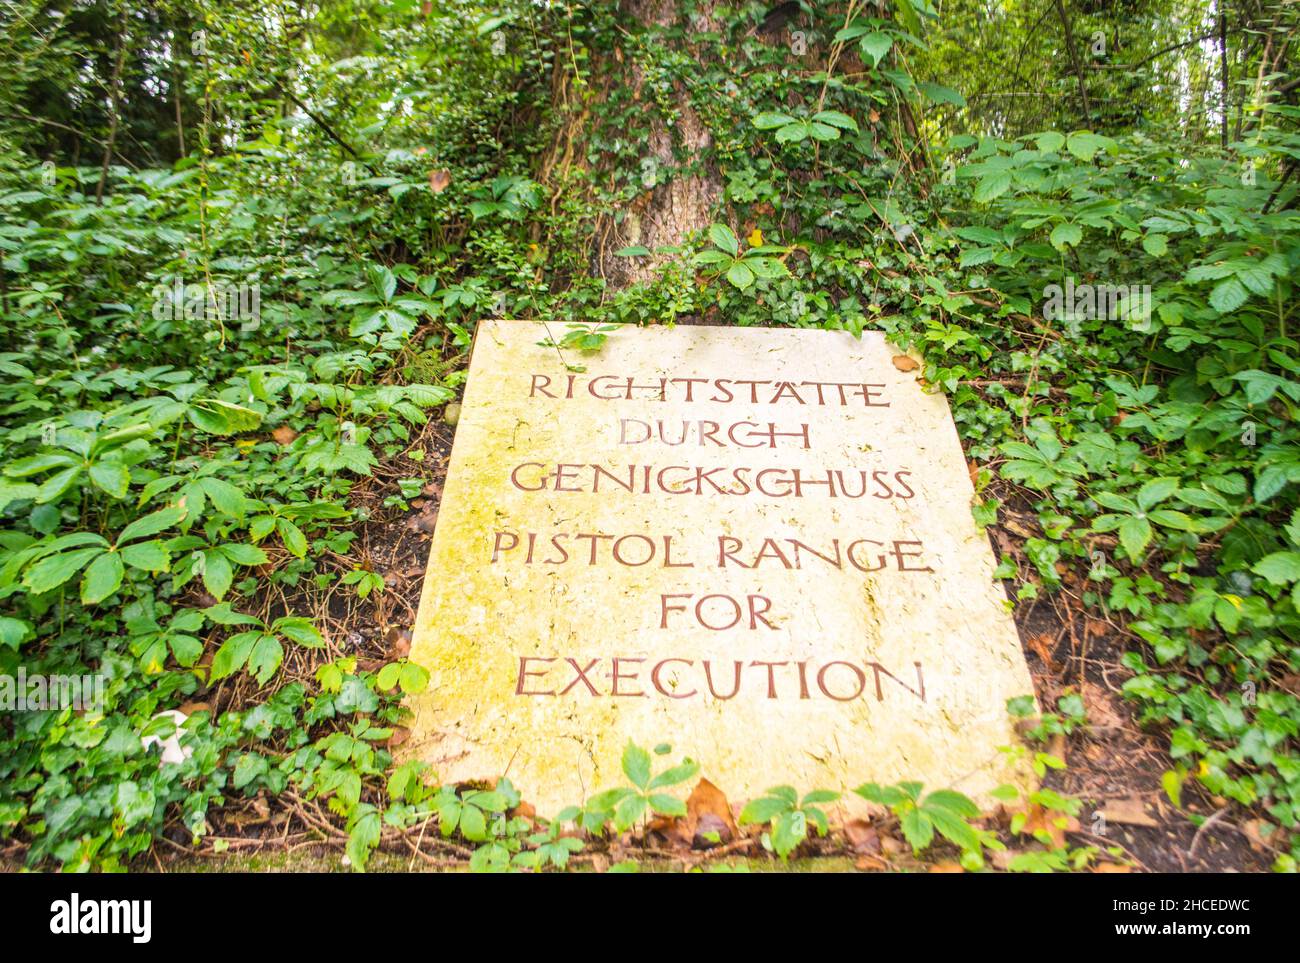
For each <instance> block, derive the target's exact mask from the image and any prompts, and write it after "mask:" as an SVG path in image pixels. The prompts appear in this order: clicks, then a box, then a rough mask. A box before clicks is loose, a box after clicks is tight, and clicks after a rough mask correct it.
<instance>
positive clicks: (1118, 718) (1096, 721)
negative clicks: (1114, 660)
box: [1082, 682, 1124, 729]
mask: <svg viewBox="0 0 1300 963" xmlns="http://www.w3.org/2000/svg"><path fill="white" fill-rule="evenodd" d="M1082 695H1083V706H1084V709H1085V710H1087V713H1088V724H1089V725H1092V726H1098V727H1102V728H1106V729H1122V728H1123V727H1124V717H1123V716H1122V715H1120V713H1119V710H1118V709H1117V708H1116V704H1115V700H1114V698H1112V696H1111V694H1110V693H1109V692H1107V691H1106V690H1105V689H1103V688H1102V687H1101V686H1099V685H1095V684H1094V683H1092V682H1085V683H1084V684H1083V693H1082Z"/></svg>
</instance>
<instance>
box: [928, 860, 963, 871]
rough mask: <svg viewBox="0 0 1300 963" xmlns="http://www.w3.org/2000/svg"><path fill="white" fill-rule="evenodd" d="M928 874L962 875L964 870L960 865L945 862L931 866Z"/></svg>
mask: <svg viewBox="0 0 1300 963" xmlns="http://www.w3.org/2000/svg"><path fill="white" fill-rule="evenodd" d="M930 872H932V873H964V872H966V870H965V869H963V868H962V865H961V863H953V862H945V863H935V864H934V865H933V866H931V867H930Z"/></svg>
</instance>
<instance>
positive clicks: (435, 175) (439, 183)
mask: <svg viewBox="0 0 1300 963" xmlns="http://www.w3.org/2000/svg"><path fill="white" fill-rule="evenodd" d="M450 184H451V174H450V173H448V172H447V171H444V170H436V171H429V188H430V189H431V190H432V191H433V192H434V193H435V194H441V193H442V192H443V191H445V190H446V189H447V187H448V186H449V185H450Z"/></svg>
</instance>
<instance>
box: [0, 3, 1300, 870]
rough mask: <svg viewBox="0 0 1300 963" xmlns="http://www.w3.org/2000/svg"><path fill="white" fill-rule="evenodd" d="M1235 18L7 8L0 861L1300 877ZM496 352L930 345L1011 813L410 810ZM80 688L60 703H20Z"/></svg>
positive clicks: (1277, 159)
mask: <svg viewBox="0 0 1300 963" xmlns="http://www.w3.org/2000/svg"><path fill="white" fill-rule="evenodd" d="M1237 7H1238V14H1239V16H1237V17H1236V18H1234V21H1233V22H1229V23H1227V24H1223V23H1220V21H1219V18H1218V17H1217V16H1216V14H1215V12H1214V8H1213V5H1211V4H1209V3H1204V2H1193V0H1150V2H1148V3H1127V2H1114V3H1085V2H1070V3H1063V4H1062V3H1030V2H1019V0H1017V2H1010V0H1008V2H1004V3H997V4H974V3H971V4H957V5H955V6H954V7H953V8H951V9H950V8H948V7H945V8H944V10H943V12H942V15H940V12H939V10H938V9H937V8H936V6H933V5H931V4H929V3H927V2H926V0H891V2H886V3H876V2H866V0H847V2H844V3H831V4H810V3H783V4H761V3H756V2H735V3H723V2H705V0H700V2H697V3H691V2H685V3H679V4H672V3H664V2H650V0H643V2H629V3H624V4H621V5H616V4H610V3H599V2H590V3H587V2H572V3H551V4H542V3H530V2H523V0H518V2H514V0H512V2H506V3H497V4H480V3H462V2H454V0H444V2H426V3H417V2H414V0H393V2H377V0H375V2H347V3H343V2H329V3H319V4H298V3H275V4H270V5H258V6H253V5H248V4H240V3H232V2H227V0H205V2H204V3H202V4H198V5H195V4H180V3H174V2H170V0H169V2H163V3H151V4H141V3H133V2H126V0H77V2H68V3H63V4H44V3H34V2H21V0H20V2H11V3H6V4H4V5H3V6H0V25H2V26H3V34H4V36H5V40H4V44H5V46H6V48H7V49H6V50H5V51H4V55H3V57H2V58H0V61H2V62H3V66H2V67H0V70H2V71H3V73H4V80H5V82H4V83H3V84H2V85H0V256H2V261H0V318H2V319H3V321H2V325H0V329H2V331H3V340H2V342H0V600H2V601H3V608H2V609H0V677H2V678H3V679H5V680H8V683H7V688H4V689H0V699H8V700H10V701H9V703H8V704H6V705H5V706H4V711H3V712H2V713H0V845H2V846H3V850H2V852H3V857H4V859H5V860H6V861H7V862H9V863H11V864H12V865H15V866H28V867H34V868H46V869H52V868H62V869H67V870H118V869H127V868H139V869H147V868H150V867H151V866H156V865H159V864H160V863H161V862H162V861H164V860H175V859H191V858H195V857H196V854H197V855H198V856H201V858H204V859H208V858H213V859H220V858H222V857H223V856H226V855H233V854H235V853H237V852H239V851H241V850H248V851H256V852H261V851H262V850H263V849H267V848H274V847H275V846H282V847H294V846H312V847H315V848H316V849H318V850H320V851H323V852H328V853H330V854H333V857H334V858H336V859H340V860H341V859H344V858H345V859H346V861H347V865H349V866H351V867H352V868H354V869H362V868H364V867H365V866H366V865H367V864H368V863H369V862H370V861H371V860H372V859H373V858H375V854H376V853H381V854H384V855H387V856H390V857H391V856H394V855H396V854H400V856H401V859H402V860H403V861H409V862H406V865H407V866H415V865H419V866H429V867H434V868H441V867H443V866H461V865H468V866H471V867H472V868H474V869H481V870H497V869H521V870H530V871H542V870H548V871H554V870H560V869H565V868H569V867H574V866H578V867H594V868H597V869H613V868H619V869H629V868H636V867H637V866H640V865H645V864H646V862H647V861H650V862H654V861H655V860H660V861H670V862H672V863H673V864H674V865H683V864H684V865H687V866H691V867H696V866H701V867H708V868H717V867H731V868H735V867H736V866H748V865H750V863H749V862H747V860H750V859H753V860H755V861H756V862H757V863H760V864H763V865H766V864H768V863H772V864H774V865H780V864H781V863H782V861H785V860H789V859H791V858H795V859H797V858H799V857H800V856H811V855H816V854H823V855H825V854H840V855H843V854H848V855H849V856H850V858H851V859H852V860H853V861H854V862H855V863H856V864H857V865H859V866H861V868H864V869H885V868H906V869H924V868H929V867H931V866H934V865H939V866H947V867H951V868H957V869H963V870H966V871H987V870H1011V871H1056V870H1071V869H1073V870H1092V869H1097V868H1099V867H1106V868H1108V869H1112V870H1113V869H1121V870H1123V869H1134V868H1143V867H1146V866H1165V867H1167V868H1168V867H1169V866H1171V865H1172V867H1173V868H1205V866H1206V865H1207V864H1205V862H1204V860H1205V859H1206V858H1207V857H1206V853H1207V850H1208V849H1209V848H1210V847H1211V846H1213V845H1216V844H1215V843H1214V842H1213V840H1216V839H1217V840H1218V842H1217V845H1218V847H1219V848H1218V849H1217V850H1215V852H1216V853H1217V854H1218V855H1215V856H1214V857H1213V859H1214V860H1216V861H1217V862H1213V863H1212V864H1210V865H1212V866H1214V867H1217V868H1221V867H1222V866H1232V867H1234V868H1253V869H1263V868H1273V869H1277V870H1285V871H1291V870H1294V869H1295V865H1296V864H1295V860H1296V857H1297V856H1298V855H1300V834H1298V833H1297V831H1296V830H1297V820H1300V752H1298V747H1300V732H1298V727H1300V432H1298V431H1297V428H1296V425H1295V420H1296V413H1297V406H1298V405H1300V350H1298V349H1297V341H1296V327H1297V319H1296V317H1295V297H1294V280H1293V279H1294V278H1295V277H1296V275H1297V268H1298V267H1300V213H1297V210H1296V203H1295V202H1296V196H1297V183H1298V182H1300V179H1297V178H1296V176H1295V169H1296V165H1297V163H1300V134H1297V123H1296V122H1297V116H1298V113H1300V106H1298V105H1297V85H1296V84H1295V82H1294V80H1293V79H1292V77H1293V74H1294V70H1293V69H1292V66H1291V63H1290V60H1291V57H1292V51H1293V47H1294V42H1295V31H1296V27H1297V22H1296V11H1295V9H1294V8H1293V7H1291V6H1288V5H1286V4H1282V3H1270V2H1264V0H1250V2H1245V3H1242V4H1239V5H1237ZM1171 78H1172V79H1171ZM666 206H667V209H671V210H672V211H674V212H675V213H674V214H673V216H672V217H668V216H665V214H664V211H665V209H666ZM489 317H520V318H535V319H541V320H545V321H547V322H548V323H550V324H551V326H552V330H553V331H554V333H555V339H556V341H557V343H558V344H561V345H563V346H564V347H565V349H566V350H572V351H573V352H575V354H577V355H578V356H579V357H580V356H581V354H582V352H583V351H584V350H591V349H593V348H597V347H598V346H599V344H600V341H601V339H602V338H603V337H604V336H605V335H604V334H602V332H601V331H600V330H597V331H596V332H594V333H592V332H586V331H583V332H576V331H574V330H571V329H569V328H568V327H567V324H568V323H569V322H572V321H595V322H599V323H601V324H602V325H648V324H670V323H676V324H692V323H709V324H727V325H738V326H750V325H775V326H797V327H822V328H830V329H836V330H848V331H851V332H854V333H855V334H856V333H861V332H863V331H868V330H872V331H884V332H886V333H888V334H889V335H890V336H891V338H892V339H893V341H894V343H895V344H897V345H898V347H899V349H900V355H901V354H902V351H903V350H905V349H914V351H915V352H917V353H918V354H919V356H920V357H922V358H923V359H924V363H923V365H922V367H921V369H920V374H921V375H922V376H923V377H924V379H925V381H926V383H927V384H928V385H929V386H931V387H932V388H933V390H937V391H943V392H944V393H945V394H946V395H947V396H948V398H949V400H950V403H951V406H952V409H953V413H954V417H955V419H956V422H957V425H958V428H959V431H960V433H961V436H962V441H963V444H964V445H965V448H966V452H967V455H968V458H969V460H970V463H971V467H972V474H973V477H975V478H976V480H977V488H978V490H979V493H980V494H979V498H978V499H977V502H976V504H974V505H973V506H972V511H973V512H974V513H975V517H976V519H977V520H978V521H979V522H980V523H981V524H982V525H984V526H987V527H988V528H989V531H990V534H991V536H992V537H993V539H994V544H995V546H996V547H997V549H998V551H999V554H1000V560H1001V565H1000V568H999V575H1000V577H1002V578H1003V579H1005V580H1006V582H1007V584H1008V589H1009V596H1010V600H1011V602H1010V604H1013V605H1014V607H1015V609H1016V614H1017V619H1018V621H1019V622H1020V625H1021V628H1022V635H1023V636H1024V637H1025V640H1026V646H1027V651H1028V652H1029V655H1030V658H1031V665H1032V667H1033V669H1034V673H1035V680H1036V683H1037V684H1038V687H1039V691H1038V693H1037V695H1038V702H1039V704H1040V706H1041V707H1042V709H1043V712H1042V713H1041V714H1039V713H1038V712H1036V711H1034V709H1033V702H1032V700H1028V701H1027V702H1026V701H1020V702H1017V703H1014V704H1012V705H1011V706H1009V707H1008V711H1009V712H1012V713H1013V714H1015V715H1018V716H1023V717H1024V719H1023V726H1022V728H1023V730H1024V736H1025V742H1024V744H1023V745H1019V746H1009V747H1006V748H1007V752H1008V753H1011V754H1021V755H1025V754H1027V755H1028V756H1029V757H1030V758H1032V760H1033V763H1034V765H1035V766H1036V767H1037V768H1038V769H1039V771H1040V774H1041V775H1042V776H1043V777H1044V779H1045V783H1044V788H1042V789H1041V790H1040V791H1039V792H1037V793H1035V794H1033V797H1032V798H1021V797H1020V796H1019V794H1018V793H1015V792H1014V791H1008V792H1006V793H1004V795H1005V796H1006V798H1005V799H1004V800H1003V805H1002V807H1001V808H1000V809H999V810H998V811H995V812H981V811H980V810H979V809H978V808H977V807H975V806H974V805H973V804H972V803H971V802H970V800H968V799H966V798H965V797H963V796H961V794H960V793H956V792H953V791H952V790H951V789H950V788H949V787H943V786H921V785H919V784H917V783H913V782H905V783H901V784H899V785H897V786H877V785H874V784H871V783H864V784H862V785H856V786H848V785H846V786H799V787H790V786H774V787H772V789H771V790H770V791H769V792H768V793H767V794H766V795H764V796H763V797H760V798H758V799H755V800H739V799H738V800H728V799H727V798H726V790H727V787H725V786H720V787H719V786H714V785H713V784H712V783H709V782H708V777H709V773H707V772H699V771H698V767H696V766H695V764H694V763H692V762H691V761H690V760H683V759H680V758H679V757H678V756H677V755H675V754H674V753H673V751H672V749H671V743H672V741H673V738H674V734H673V733H670V732H666V733H663V739H664V745H661V746H644V747H641V746H635V745H629V747H628V749H627V751H626V753H625V755H624V759H623V771H624V775H625V777H626V782H625V784H624V785H621V786H611V787H599V791H598V792H596V793H594V794H593V795H592V796H591V798H589V799H575V800H573V806H572V807H570V808H568V809H566V810H564V811H563V812H560V813H541V814H538V813H536V812H534V811H532V808H531V807H530V806H529V805H528V803H527V789H528V787H523V786H521V787H515V786H513V785H512V784H510V782H509V781H508V779H502V780H501V781H499V782H497V783H495V784H493V785H475V786H451V785H442V784H440V783H439V781H438V778H437V773H435V772H431V771H428V770H427V769H425V768H424V767H422V766H421V765H420V764H419V763H417V762H411V761H404V760H403V759H402V758H401V751H400V748H401V744H402V742H403V740H404V738H405V735H406V730H405V727H404V723H405V722H406V721H407V719H406V715H405V712H404V710H403V708H402V705H401V700H402V698H403V696H404V695H405V694H409V693H412V692H416V691H420V690H421V689H422V688H423V687H424V686H425V685H426V684H427V680H428V677H427V674H426V673H425V672H424V670H423V669H422V668H421V667H420V666H418V665H416V664H414V663H412V662H411V661H409V659H407V654H408V651H409V627H410V625H411V623H412V622H413V620H414V608H413V607H414V604H415V599H416V598H417V597H418V587H419V583H420V579H421V578H422V577H423V568H422V565H423V559H424V553H425V552H426V551H427V536H428V533H429V532H430V531H431V529H432V524H433V520H434V518H435V517H436V510H437V505H438V499H439V497H440V493H441V487H440V486H441V479H442V477H443V474H444V473H445V459H446V455H447V451H448V446H449V441H450V437H451V433H452V430H453V427H454V424H455V421H456V417H457V414H458V410H459V409H458V404H457V401H456V399H457V397H458V391H459V388H460V386H461V384H462V382H463V379H464V370H465V361H466V351H467V348H468V346H469V343H470V339H471V337H472V334H473V331H474V329H475V325H476V323H477V321H478V320H480V319H483V318H489ZM609 330H613V329H612V328H611V329H609ZM20 673H21V676H20ZM83 677H89V678H93V679H96V680H98V681H97V685H98V686H99V689H98V690H94V688H93V686H92V687H91V689H90V691H94V692H95V697H94V698H93V699H92V700H90V704H88V705H80V704H78V705H68V706H65V707H62V708H54V709H39V710H31V709H27V708H24V707H20V706H19V705H18V703H17V699H18V698H19V694H18V687H17V680H18V679H19V678H32V679H36V678H40V679H45V680H54V679H59V680H65V681H66V680H71V679H73V678H75V679H78V680H80V679H81V678H83ZM63 684H64V683H62V682H61V683H59V685H63ZM22 695H23V697H24V698H26V697H27V696H28V695H31V696H32V697H33V698H37V697H39V698H44V699H47V700H48V699H49V697H50V695H51V693H50V691H48V690H47V691H44V692H43V693H38V692H36V691H31V692H28V691H24V692H23V694H22ZM1026 695H1027V696H1028V695H1030V694H1029V693H1026ZM1120 739H1130V740H1134V742H1133V743H1132V744H1133V745H1135V746H1140V747H1141V751H1140V752H1139V753H1135V754H1124V755H1132V756H1133V757H1134V758H1136V757H1138V756H1140V757H1141V758H1142V760H1143V762H1142V765H1141V766H1140V767H1137V768H1135V769H1134V771H1132V772H1129V773H1127V774H1126V773H1125V772H1123V771H1122V770H1123V765H1122V764H1121V763H1120V762H1119V761H1118V758H1119V755H1121V754H1117V753H1114V752H1113V750H1114V749H1115V748H1116V746H1117V745H1118V743H1117V741H1116V740H1120ZM1094 750H1096V751H1094ZM853 794H856V796H857V797H860V798H862V799H864V800H867V801H869V802H870V803H871V804H872V805H873V807H874V808H873V813H874V814H875V815H874V817H873V818H872V819H871V820H869V821H868V820H843V819H841V818H840V817H839V815H838V813H839V810H838V809H837V808H836V807H837V803H838V801H839V799H840V798H841V797H844V796H848V795H853ZM1134 799H1136V800H1137V802H1138V805H1137V814H1136V815H1135V814H1134V812H1133V810H1132V807H1131V806H1130V807H1129V809H1128V810H1127V816H1126V815H1125V812H1126V811H1125V809H1124V807H1123V806H1121V805H1118V804H1117V803H1132V802H1133V800H1134ZM733 803H734V806H733ZM1098 817H1100V818H1101V821H1100V822H1098ZM1139 817H1141V818H1139ZM1144 819H1145V820H1147V821H1149V822H1150V823H1151V826H1153V827H1157V828H1156V830H1155V831H1153V832H1151V833H1149V834H1146V835H1144V832H1145V831H1146V830H1147V829H1148V828H1150V827H1148V826H1147V824H1146V823H1145V822H1143V821H1142V820H1144ZM1116 824H1119V825H1121V826H1124V825H1127V826H1129V827H1131V828H1130V829H1127V830H1124V832H1127V833H1128V835H1116V830H1115V825H1116ZM1160 833H1175V834H1181V835H1179V839H1180V840H1181V841H1182V842H1181V843H1180V845H1181V850H1180V853H1179V855H1178V859H1179V860H1180V861H1181V862H1179V863H1172V864H1171V863H1170V862H1169V861H1168V860H1169V859H1170V858H1171V857H1169V856H1168V854H1167V853H1166V854H1163V855H1162V853H1161V852H1158V850H1159V848H1160V847H1161V846H1167V845H1168V844H1167V843H1166V842H1163V841H1161V840H1159V839H1158V836H1159V834H1160ZM313 851H315V850H313ZM1198 854H1199V859H1200V860H1201V862H1197V859H1198Z"/></svg>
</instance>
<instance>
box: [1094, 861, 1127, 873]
mask: <svg viewBox="0 0 1300 963" xmlns="http://www.w3.org/2000/svg"><path fill="white" fill-rule="evenodd" d="M1093 872H1094V873H1131V872H1133V867H1132V866H1125V865H1124V864H1123V863H1098V864H1097V865H1096V867H1095V868H1094V869H1093Z"/></svg>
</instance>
